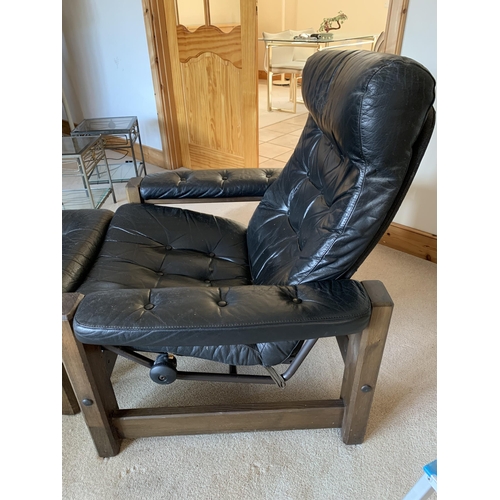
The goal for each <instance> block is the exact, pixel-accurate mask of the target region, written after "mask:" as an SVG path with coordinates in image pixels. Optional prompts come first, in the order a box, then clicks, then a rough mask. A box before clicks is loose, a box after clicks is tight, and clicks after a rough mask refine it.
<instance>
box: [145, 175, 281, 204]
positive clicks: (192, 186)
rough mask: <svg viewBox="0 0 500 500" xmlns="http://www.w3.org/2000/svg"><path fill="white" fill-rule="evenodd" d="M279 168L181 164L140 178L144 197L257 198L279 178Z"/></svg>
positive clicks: (159, 198) (166, 198)
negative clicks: (204, 167)
mask: <svg viewBox="0 0 500 500" xmlns="http://www.w3.org/2000/svg"><path fill="white" fill-rule="evenodd" d="M280 173H281V169H280V168H238V169H213V170H190V169H187V168H179V169H176V170H170V171H166V172H159V173H156V174H150V175H147V176H146V177H145V178H144V179H143V180H142V182H141V185H140V194H141V198H142V199H143V200H168V199H178V198H179V199H186V198H193V199H204V198H257V199H260V198H261V197H262V196H263V195H264V193H265V192H266V190H267V188H268V187H269V186H270V185H271V184H272V183H273V182H274V181H275V180H276V179H277V178H278V176H279V174H280Z"/></svg>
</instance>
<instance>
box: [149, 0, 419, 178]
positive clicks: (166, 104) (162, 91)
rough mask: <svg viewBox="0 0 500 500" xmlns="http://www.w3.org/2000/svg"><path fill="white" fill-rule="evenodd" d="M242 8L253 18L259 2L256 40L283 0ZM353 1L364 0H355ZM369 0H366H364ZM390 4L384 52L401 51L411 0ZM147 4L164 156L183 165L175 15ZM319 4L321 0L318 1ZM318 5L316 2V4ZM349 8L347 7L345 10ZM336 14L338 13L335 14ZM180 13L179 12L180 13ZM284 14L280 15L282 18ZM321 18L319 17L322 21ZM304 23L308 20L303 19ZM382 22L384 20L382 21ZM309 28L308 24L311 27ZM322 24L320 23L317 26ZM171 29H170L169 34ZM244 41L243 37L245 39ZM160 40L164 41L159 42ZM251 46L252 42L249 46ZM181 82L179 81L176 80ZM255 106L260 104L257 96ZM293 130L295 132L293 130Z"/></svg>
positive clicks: (251, 2)
mask: <svg viewBox="0 0 500 500" xmlns="http://www.w3.org/2000/svg"><path fill="white" fill-rule="evenodd" d="M195 1H198V2H200V3H201V4H202V5H205V9H207V8H208V7H207V6H208V5H209V3H210V0H195ZM240 1H241V6H242V8H244V9H245V11H246V12H247V18H249V17H250V12H251V11H252V9H253V12H256V11H257V4H258V9H259V11H258V17H257V22H256V24H255V32H253V33H251V35H252V38H253V37H254V36H255V38H254V40H255V41H256V36H258V29H259V28H258V19H259V16H260V15H261V11H262V9H263V8H264V6H265V8H268V7H269V6H270V5H275V6H281V5H282V0H266V2H259V3H258V2H257V0H240ZM287 1H289V2H290V3H291V5H294V6H296V9H297V8H298V6H299V4H298V2H302V1H304V2H305V1H306V0H287ZM352 1H353V2H355V1H358V2H361V1H362V0H352ZM365 1H366V0H365ZM380 1H382V2H385V3H386V4H387V17H386V23H385V29H384V30H383V31H384V32H385V41H384V47H383V48H382V51H384V52H390V53H396V54H398V53H400V50H401V44H402V39H403V32H404V25H405V21H406V12H407V8H408V3H409V0H380ZM142 2H143V6H144V14H145V17H144V19H145V26H146V34H147V40H148V49H149V53H150V60H151V67H152V73H153V85H154V87H155V96H156V106H157V110H158V118H159V122H160V123H159V125H160V135H161V140H162V149H163V155H164V162H163V163H164V165H166V166H167V168H169V169H175V168H179V167H181V166H184V165H183V160H182V152H181V151H180V149H179V146H178V145H179V144H181V141H180V139H179V137H180V134H181V133H182V131H181V130H180V128H179V123H178V115H177V112H176V111H175V96H174V92H175V88H178V87H179V86H178V85H177V86H175V85H174V82H173V81H172V67H171V61H170V60H169V54H168V53H167V51H166V48H168V46H169V43H171V42H172V40H169V33H168V32H167V30H166V24H167V20H168V19H167V17H168V18H170V19H171V18H172V16H166V15H165V10H164V2H158V1H155V0H142ZM170 3H171V1H168V2H166V4H170ZM317 3H318V4H319V2H317ZM314 4H315V5H316V2H315V3H314ZM306 5H308V6H309V7H310V6H311V2H308V3H307V4H306ZM345 10H347V8H346V9H345ZM306 11H307V8H306V10H300V9H299V14H300V16H302V17H303V12H306ZM295 12H296V14H295V16H296V17H297V10H296V11H295ZM328 14H330V12H327V13H326V16H323V15H321V17H327V16H328ZM332 14H333V15H335V14H336V12H335V13H332ZM177 16H178V15H177ZM281 17H282V16H281V14H280V15H279V19H281ZM321 20H322V19H320V22H321ZM303 21H304V22H305V20H303ZM382 24H383V23H382ZM308 27H309V26H308ZM318 27H319V26H318ZM171 33H172V31H170V37H171V36H172V35H171ZM242 40H243V38H242ZM160 42H161V43H160ZM247 46H249V45H247ZM254 50H255V64H254V65H253V67H254V70H255V72H254V73H253V75H254V76H253V77H252V78H255V82H257V80H258V76H259V74H258V43H255V45H254ZM177 83H179V82H177ZM254 102H255V105H256V106H258V104H257V99H255V101H254ZM286 118H287V120H288V119H293V116H291V117H286ZM292 132H293V131H292ZM252 135H253V136H254V137H255V139H254V140H255V150H257V147H258V142H259V141H260V138H259V135H260V134H258V133H256V134H252ZM260 161H261V155H260V153H259V155H258V160H257V157H256V160H255V167H258V166H259V163H260Z"/></svg>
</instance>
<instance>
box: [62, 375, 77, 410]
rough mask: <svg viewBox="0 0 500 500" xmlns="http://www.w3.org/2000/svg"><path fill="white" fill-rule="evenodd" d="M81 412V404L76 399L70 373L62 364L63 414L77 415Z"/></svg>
mask: <svg viewBox="0 0 500 500" xmlns="http://www.w3.org/2000/svg"><path fill="white" fill-rule="evenodd" d="M77 413H80V406H79V405H78V400H77V399H76V395H75V392H74V391H73V387H71V382H70V381H69V378H68V374H67V373H66V370H65V369H64V365H63V366H62V414H63V415H76V414H77Z"/></svg>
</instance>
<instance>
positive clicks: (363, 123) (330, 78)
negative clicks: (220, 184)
mask: <svg viewBox="0 0 500 500" xmlns="http://www.w3.org/2000/svg"><path fill="white" fill-rule="evenodd" d="M434 87H435V82H434V79H433V77H432V76H431V74H430V73H429V72H428V71H427V69H425V68H424V67H423V66H421V65H420V64H419V63H417V62H415V61H414V60H412V59H409V58H405V57H401V56H394V55H391V54H382V53H375V52H369V51H322V52H318V53H316V54H314V55H313V56H311V57H310V58H309V59H308V61H307V63H306V66H305V68H304V73H303V88H302V92H303V96H304V102H305V104H306V106H307V108H308V110H309V112H310V115H309V118H308V121H307V123H306V126H305V128H304V131H303V133H302V135H301V137H300V140H299V142H298V144H297V147H296V149H295V151H294V153H293V154H292V156H291V158H290V160H289V162H288V163H287V165H286V167H285V168H284V170H283V172H282V174H281V175H280V177H279V178H278V179H277V180H276V181H275V182H274V183H273V185H272V186H270V187H269V189H268V190H267V191H266V194H265V196H264V198H263V199H262V201H261V203H260V204H259V206H258V207H257V209H256V211H255V213H254V215H253V217H252V219H251V220H250V223H249V226H248V233H247V239H248V249H249V259H250V266H251V271H252V277H253V279H254V283H256V284H299V283H305V282H311V281H315V280H324V279H338V278H349V277H350V276H352V274H353V273H354V272H355V271H356V269H357V267H358V266H359V265H360V264H361V262H362V259H363V258H364V257H366V255H367V254H368V251H369V250H371V249H372V248H373V246H374V245H375V244H376V243H377V242H378V240H379V238H380V237H381V236H382V234H383V231H384V229H385V228H386V227H387V226H388V225H389V223H390V222H391V219H392V217H394V215H395V213H396V209H397V208H398V207H399V205H400V204H401V201H402V199H403V197H404V194H405V193H406V191H407V189H408V186H409V184H410V183H411V181H412V179H413V176H414V175H415V172H416V169H417V168H418V163H419V162H420V159H421V157H419V156H418V155H416V154H415V150H416V149H417V147H416V146H417V145H418V147H419V148H421V147H422V134H424V135H425V137H426V139H425V140H427V141H428V140H429V138H430V132H432V128H433V125H434V123H433V114H432V112H433V110H432V104H433V101H434ZM425 147H426V144H424V146H423V149H424V150H425Z"/></svg>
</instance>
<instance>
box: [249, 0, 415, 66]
mask: <svg viewBox="0 0 500 500" xmlns="http://www.w3.org/2000/svg"><path fill="white" fill-rule="evenodd" d="M415 1H417V0H415ZM282 4H283V0H260V1H259V24H258V36H259V38H260V37H261V36H262V32H263V31H268V32H271V33H276V32H278V31H281V30H282V26H283V24H282V23H283V8H282ZM284 4H285V25H284V26H285V29H293V30H300V29H307V28H314V29H315V30H317V29H318V28H319V26H320V24H321V22H322V21H323V18H325V17H334V16H336V15H337V13H338V11H339V10H341V11H343V12H344V14H346V15H347V17H348V19H347V21H345V22H344V24H343V25H342V28H341V29H340V30H339V31H338V33H342V35H348V36H356V35H379V34H380V33H381V32H382V31H384V29H385V22H386V19H387V9H388V7H389V1H388V0H339V1H338V2H331V1H327V0H284ZM332 6H333V7H332ZM359 48H369V47H368V46H367V47H362V46H360V47H359ZM258 51H259V69H264V44H263V42H259V49H258Z"/></svg>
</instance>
